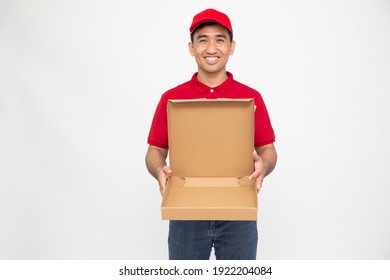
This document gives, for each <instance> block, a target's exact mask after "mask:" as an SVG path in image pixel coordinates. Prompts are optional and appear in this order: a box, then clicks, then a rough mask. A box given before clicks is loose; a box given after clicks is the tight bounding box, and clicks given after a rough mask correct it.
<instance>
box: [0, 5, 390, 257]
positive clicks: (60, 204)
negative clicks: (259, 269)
mask: <svg viewBox="0 0 390 280" xmlns="http://www.w3.org/2000/svg"><path fill="white" fill-rule="evenodd" d="M209 7H213V8H216V9H219V10H221V11H223V12H225V13H227V14H228V15H229V16H230V18H231V21H232V24H233V29H234V36H235V40H236V42H237V46H236V52H235V54H234V56H233V57H231V59H230V61H229V65H228V70H229V71H231V72H232V73H233V74H234V77H235V78H236V79H237V80H238V81H240V82H243V83H245V84H247V85H249V86H251V87H253V88H256V89H257V90H259V91H260V92H261V93H262V95H263V98H264V100H265V102H266V104H267V107H268V110H269V113H270V116H271V119H272V123H273V126H274V129H275V132H276V135H277V142H276V143H275V144H276V147H277V150H278V154H279V161H278V165H277V168H276V170H275V171H274V173H272V175H270V176H269V177H268V178H266V181H265V182H264V185H263V189H262V191H261V193H260V195H259V202H260V209H259V233H260V242H259V248H258V258H260V259H390V238H389V236H390V223H389V221H390V203H389V198H390V189H389V187H390V184H389V182H390V172H389V157H390V147H389V145H390V144H389V143H390V124H389V119H390V100H389V99H390V97H389V94H390V51H389V50H390V31H389V30H390V2H389V1H387V0H366V1H363V0H360V1H353V0H348V1H347V0H344V1H336V0H332V1H325V0H324V1H309V0H307V1H304V0H297V1H255V0H253V1H233V0H231V1H226V0H225V1H199V0H197V1H179V0H176V1H173V0H168V1H150V0H149V1H125V0H122V1H104V0H99V1H92V0H90V1H87V0H78V1H76V0H70V1H50V0H35V1H27V0H25V1H21V0H19V1H17V0H12V1H11V0H8V1H7V0H2V1H0V258H1V259H166V258H167V232H168V222H167V221H161V216H160V215H161V214H160V203H161V196H160V194H159V191H158V186H157V183H156V181H155V180H154V179H153V178H152V177H151V176H150V175H149V174H148V173H147V170H146V167H145V164H144V157H145V152H146V149H147V144H146V138H147V134H148V132H149V127H150V123H151V119H152V117H153V113H154V109H155V106H156V105H157V102H158V100H159V98H160V95H161V94H162V93H163V92H164V91H166V90H168V89H169V88H171V87H174V86H176V85H178V84H180V83H182V82H185V81H187V80H189V79H190V78H191V75H192V74H193V73H194V72H195V71H196V64H195V62H194V60H193V58H192V57H191V56H190V55H189V53H188V50H187V43H188V41H189V34H188V28H189V25H190V23H191V20H192V17H193V15H194V14H196V13H197V12H199V11H201V10H203V9H206V8H209Z"/></svg>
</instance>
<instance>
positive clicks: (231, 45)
mask: <svg viewBox="0 0 390 280" xmlns="http://www.w3.org/2000/svg"><path fill="white" fill-rule="evenodd" d="M235 48H236V41H234V40H233V41H232V42H231V43H230V55H231V56H232V55H233V54H234V50H235Z"/></svg>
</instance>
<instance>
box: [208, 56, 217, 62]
mask: <svg viewBox="0 0 390 280" xmlns="http://www.w3.org/2000/svg"><path fill="white" fill-rule="evenodd" d="M217 59H218V58H217V57H206V60H209V61H215V60H217Z"/></svg>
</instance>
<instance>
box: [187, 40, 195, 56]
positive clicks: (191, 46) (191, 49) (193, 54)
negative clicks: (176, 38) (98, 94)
mask: <svg viewBox="0 0 390 280" xmlns="http://www.w3.org/2000/svg"><path fill="white" fill-rule="evenodd" d="M188 50H189V51H190V54H191V56H195V53H194V45H193V44H192V43H191V42H189V43H188Z"/></svg>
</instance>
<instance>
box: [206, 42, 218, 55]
mask: <svg viewBox="0 0 390 280" xmlns="http://www.w3.org/2000/svg"><path fill="white" fill-rule="evenodd" d="M206 51H207V53H209V54H214V53H216V52H217V45H216V43H215V42H214V41H212V40H211V41H210V42H209V43H208V45H207V50H206Z"/></svg>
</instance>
